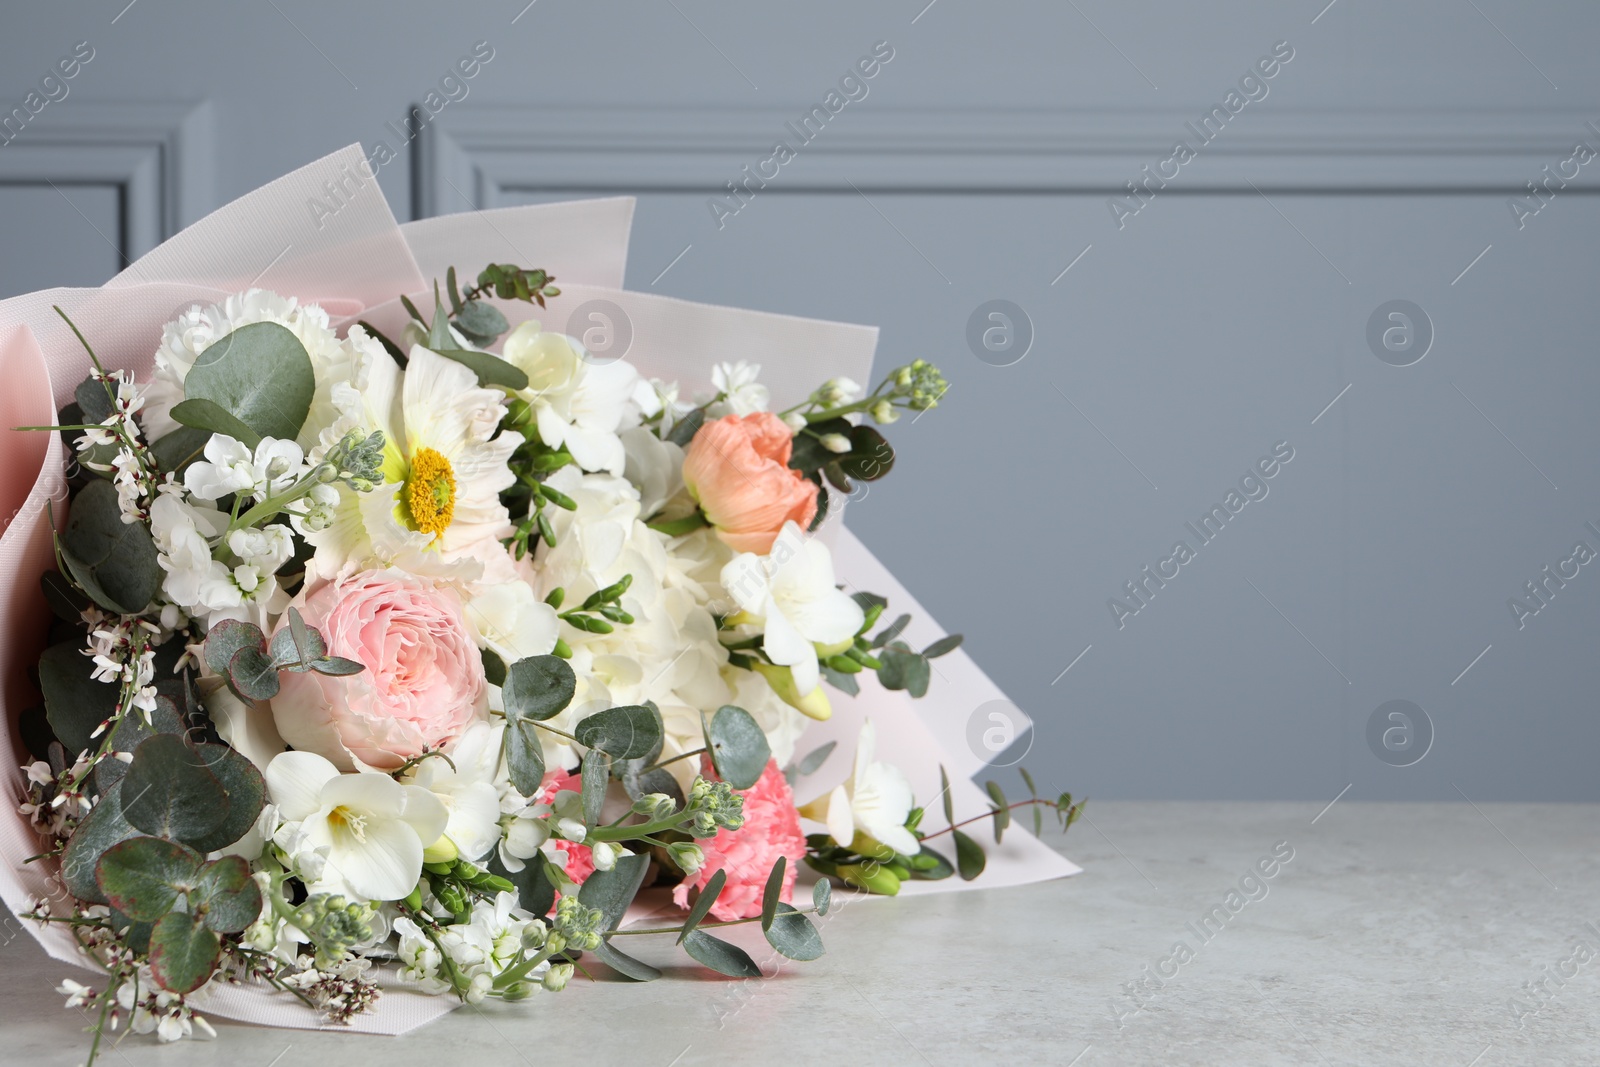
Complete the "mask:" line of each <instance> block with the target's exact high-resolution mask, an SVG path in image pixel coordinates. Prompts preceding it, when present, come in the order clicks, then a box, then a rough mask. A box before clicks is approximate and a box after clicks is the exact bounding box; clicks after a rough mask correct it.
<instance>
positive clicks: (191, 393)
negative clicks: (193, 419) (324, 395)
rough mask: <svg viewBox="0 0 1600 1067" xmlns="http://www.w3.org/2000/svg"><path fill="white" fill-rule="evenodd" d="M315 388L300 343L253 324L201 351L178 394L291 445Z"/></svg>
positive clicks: (279, 330)
mask: <svg viewBox="0 0 1600 1067" xmlns="http://www.w3.org/2000/svg"><path fill="white" fill-rule="evenodd" d="M316 387H317V382H316V375H315V374H314V373H313V371H312V369H311V357H310V356H308V355H306V349H305V346H304V345H302V344H301V343H300V339H299V338H298V337H296V336H295V335H294V334H293V333H291V332H290V331H289V330H288V328H287V327H284V326H280V325H278V324H277V323H275V322H253V323H251V324H250V325H248V326H241V327H239V328H238V329H237V330H234V331H233V332H232V333H230V334H228V335H227V336H226V337H224V338H222V340H220V341H218V342H216V343H215V344H213V345H212V346H211V347H210V348H207V349H206V350H205V351H204V352H202V353H200V357H199V358H198V359H196V360H195V361H194V366H193V367H192V368H190V370H189V374H188V376H187V377H186V378H185V379H184V383H183V392H184V396H185V397H188V398H199V399H201V400H209V401H211V402H212V403H214V404H216V405H217V406H218V407H220V408H222V410H224V411H226V412H227V413H228V414H230V415H232V416H233V417H234V418H236V419H238V420H239V421H240V422H242V423H244V424H245V425H246V426H248V427H250V429H252V430H254V431H255V432H256V433H258V434H260V435H261V436H262V437H277V438H282V439H284V440H289V441H292V440H294V439H295V437H297V436H298V435H299V433H300V427H301V426H302V425H304V424H305V421H306V415H307V413H308V412H310V410H311V396H312V394H313V393H314V392H315V391H316Z"/></svg>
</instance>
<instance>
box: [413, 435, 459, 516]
mask: <svg viewBox="0 0 1600 1067" xmlns="http://www.w3.org/2000/svg"><path fill="white" fill-rule="evenodd" d="M405 498H406V508H407V510H409V511H410V512H411V524H412V525H413V526H415V527H416V528H417V529H418V530H421V531H422V532H423V533H430V534H433V535H434V536H435V537H437V536H438V535H439V534H442V533H444V532H445V530H446V529H448V528H449V526H450V519H451V517H452V516H454V515H455V510H456V472H455V471H454V470H452V469H451V468H450V461H449V460H447V459H445V458H444V457H443V456H441V455H440V454H439V453H438V452H435V451H434V450H433V449H431V448H419V449H417V453H416V455H414V456H412V457H411V473H410V474H409V475H407V476H406V490H405Z"/></svg>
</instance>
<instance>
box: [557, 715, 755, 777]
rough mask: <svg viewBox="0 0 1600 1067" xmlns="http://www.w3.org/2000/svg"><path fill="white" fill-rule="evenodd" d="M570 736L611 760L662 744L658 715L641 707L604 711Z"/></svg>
mask: <svg viewBox="0 0 1600 1067" xmlns="http://www.w3.org/2000/svg"><path fill="white" fill-rule="evenodd" d="M572 734H573V736H574V737H576V738H577V739H578V743H579V744H581V745H584V746H586V747H588V748H592V749H599V750H600V751H602V752H604V753H606V754H607V755H609V756H611V757H612V758H613V759H621V760H627V759H639V758H640V757H642V756H646V755H649V753H650V750H651V749H652V748H656V747H657V746H659V745H660V743H661V737H662V725H661V713H660V712H659V711H656V710H655V709H654V708H649V707H645V706H644V705H643V704H624V705H623V706H621V707H616V708H607V709H605V710H604V711H599V712H596V713H595V714H593V715H591V716H589V717H588V718H586V719H584V720H583V721H582V722H580V723H578V725H577V726H575V727H573V728H572ZM746 788H748V787H746Z"/></svg>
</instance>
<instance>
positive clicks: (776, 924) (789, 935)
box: [763, 904, 826, 960]
mask: <svg viewBox="0 0 1600 1067" xmlns="http://www.w3.org/2000/svg"><path fill="white" fill-rule="evenodd" d="M763 926H764V928H765V930H766V934H767V943H768V944H769V945H771V946H772V947H773V948H775V949H777V950H778V951H779V952H781V953H783V954H784V955H785V956H788V957H789V958H790V959H791V960H814V959H816V958H817V957H818V956H820V955H822V954H823V952H824V951H826V950H825V949H824V948H823V947H822V935H821V934H819V933H817V928H816V927H815V926H813V925H811V920H810V919H808V918H806V917H805V916H804V915H801V914H800V913H799V912H798V911H796V910H795V909H794V908H793V907H791V906H790V905H788V904H779V905H778V913H777V916H776V917H775V918H774V919H773V920H772V924H771V925H770V926H768V925H766V924H763Z"/></svg>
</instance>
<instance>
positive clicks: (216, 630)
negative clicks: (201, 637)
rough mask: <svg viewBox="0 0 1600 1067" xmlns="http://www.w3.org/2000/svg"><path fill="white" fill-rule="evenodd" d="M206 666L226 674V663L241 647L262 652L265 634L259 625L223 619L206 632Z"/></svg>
mask: <svg viewBox="0 0 1600 1067" xmlns="http://www.w3.org/2000/svg"><path fill="white" fill-rule="evenodd" d="M204 647H205V657H206V666H207V667H210V668H211V673H212V674H221V675H226V674H227V673H228V664H230V663H232V662H233V654H234V653H235V652H237V651H239V650H240V649H241V648H253V649H255V650H256V651H257V652H264V651H266V648H267V639H266V635H265V634H263V633H262V632H261V628H260V627H259V626H254V625H252V624H250V623H248V622H240V621H239V620H238V619H223V620H222V621H221V622H218V623H217V624H216V625H214V626H212V627H211V630H210V632H208V633H207V634H206V643H205V646H204Z"/></svg>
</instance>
